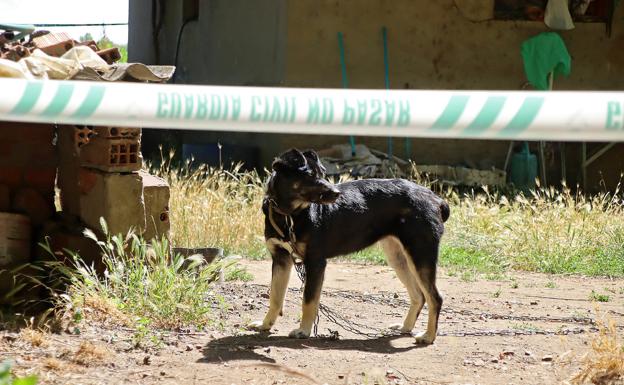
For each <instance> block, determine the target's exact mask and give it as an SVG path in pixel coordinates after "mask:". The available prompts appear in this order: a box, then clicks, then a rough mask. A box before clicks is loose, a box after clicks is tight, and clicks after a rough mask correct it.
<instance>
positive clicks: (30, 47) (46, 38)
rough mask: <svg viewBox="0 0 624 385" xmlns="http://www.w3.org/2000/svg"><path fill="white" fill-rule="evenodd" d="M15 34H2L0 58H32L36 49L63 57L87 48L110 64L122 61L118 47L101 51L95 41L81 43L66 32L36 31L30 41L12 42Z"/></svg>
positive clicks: (10, 32)
mask: <svg viewBox="0 0 624 385" xmlns="http://www.w3.org/2000/svg"><path fill="white" fill-rule="evenodd" d="M14 34H15V32H12V31H6V32H4V33H2V34H0V58H2V59H8V60H12V61H19V60H20V59H22V58H25V57H28V56H30V55H31V54H32V52H33V51H34V50H35V49H40V50H42V51H43V52H45V53H46V54H48V55H50V56H55V57H61V56H62V55H63V54H64V53H65V52H67V51H69V50H70V49H72V48H74V47H75V46H87V47H89V48H91V49H92V50H93V51H95V52H96V53H97V54H98V56H100V57H101V58H102V59H104V61H106V62H107V63H108V64H113V63H115V62H117V61H118V60H119V59H121V53H120V52H119V48H117V47H111V48H106V49H100V48H99V47H98V45H97V43H96V42H95V41H93V40H89V41H83V42H79V41H76V40H74V39H72V38H71V37H70V36H69V35H68V34H66V33H64V32H58V33H56V32H55V33H53V32H49V31H36V32H33V33H32V34H31V35H30V39H29V40H28V41H22V40H16V41H12V39H13V36H14Z"/></svg>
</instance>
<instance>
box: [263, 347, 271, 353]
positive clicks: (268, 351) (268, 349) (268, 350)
mask: <svg viewBox="0 0 624 385" xmlns="http://www.w3.org/2000/svg"><path fill="white" fill-rule="evenodd" d="M262 350H263V351H264V352H265V353H271V348H270V347H266V348H264V349H262Z"/></svg>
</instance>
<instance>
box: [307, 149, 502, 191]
mask: <svg viewBox="0 0 624 385" xmlns="http://www.w3.org/2000/svg"><path fill="white" fill-rule="evenodd" d="M318 154H319V157H320V158H321V162H322V163H323V165H324V166H325V168H326V169H327V175H328V176H330V177H332V176H333V177H340V176H342V175H349V176H351V177H361V178H395V177H406V176H409V175H410V174H411V173H412V172H417V173H418V174H420V175H422V176H425V177H427V178H429V179H435V180H437V182H438V183H440V184H445V185H450V186H469V187H480V186H483V185H488V186H498V187H500V186H504V185H505V183H506V178H507V174H506V173H505V172H504V171H501V170H497V169H492V170H476V169H472V168H468V167H461V166H458V167H455V166H444V165H414V164H412V163H410V162H408V161H406V160H403V159H401V158H398V157H396V156H392V157H390V156H389V155H388V154H386V153H384V152H381V151H377V150H374V149H369V148H368V147H366V146H365V145H363V144H358V145H356V146H355V154H353V153H352V149H351V146H350V145H346V144H344V145H341V144H338V145H334V146H332V147H330V148H328V149H324V150H320V151H318Z"/></svg>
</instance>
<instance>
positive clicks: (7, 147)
mask: <svg viewBox="0 0 624 385" xmlns="http://www.w3.org/2000/svg"><path fill="white" fill-rule="evenodd" d="M12 153H13V143H11V142H9V141H3V142H0V164H8V163H9V160H10V159H11V156H12Z"/></svg>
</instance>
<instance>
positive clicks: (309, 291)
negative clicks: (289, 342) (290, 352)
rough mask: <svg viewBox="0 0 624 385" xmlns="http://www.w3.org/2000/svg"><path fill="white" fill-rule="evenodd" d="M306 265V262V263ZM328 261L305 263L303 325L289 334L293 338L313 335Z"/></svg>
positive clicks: (319, 260)
mask: <svg viewBox="0 0 624 385" xmlns="http://www.w3.org/2000/svg"><path fill="white" fill-rule="evenodd" d="M304 263H305V262H304ZM326 266H327V261H325V259H324V258H321V259H318V260H315V261H314V262H313V263H305V268H306V279H305V287H304V289H303V304H302V307H301V311H302V312H301V324H300V325H299V328H298V329H295V330H293V331H291V332H290V334H288V336H289V337H291V338H308V337H310V334H311V333H312V326H314V321H315V320H316V316H317V314H318V308H319V302H320V299H321V289H322V288H323V280H324V279H325V267H326Z"/></svg>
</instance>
